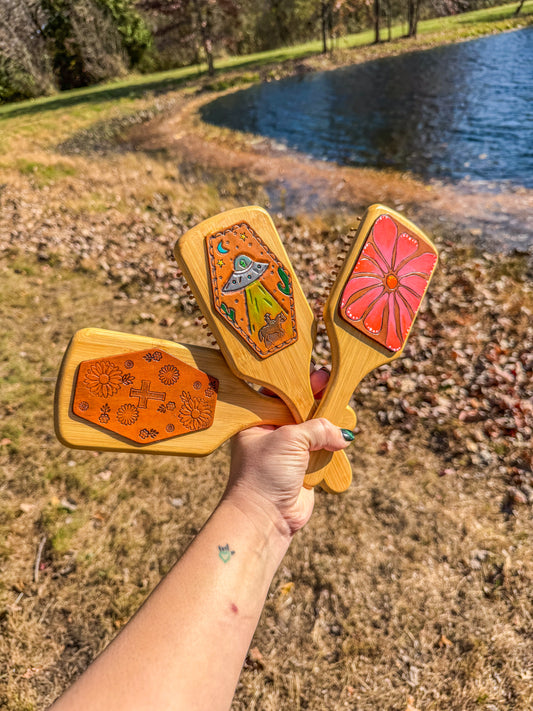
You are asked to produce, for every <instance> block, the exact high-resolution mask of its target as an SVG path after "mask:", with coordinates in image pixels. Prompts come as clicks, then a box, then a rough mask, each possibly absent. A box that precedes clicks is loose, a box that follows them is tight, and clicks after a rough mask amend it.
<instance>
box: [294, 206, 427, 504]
mask: <svg viewBox="0 0 533 711" xmlns="http://www.w3.org/2000/svg"><path fill="white" fill-rule="evenodd" d="M436 263H437V251H436V249H435V247H434V245H433V244H432V242H431V240H430V239H429V238H428V237H427V236H426V235H425V234H424V233H423V232H421V231H420V230H419V229H418V228H417V227H416V226H415V225H414V224H413V223H412V222H410V221H409V220H407V219H406V218H404V217H403V216H402V215H400V214H399V213H397V212H395V211H394V210H390V209H388V208H386V207H384V206H383V205H372V206H371V207H369V208H368V210H367V212H366V213H365V216H364V217H363V220H362V221H361V224H360V226H359V229H358V232H357V234H356V236H355V239H354V242H353V243H352V246H351V247H350V250H349V252H348V254H347V256H346V259H345V262H344V266H343V267H342V269H341V271H340V273H339V275H338V276H337V279H336V281H335V283H334V285H333V288H332V291H331V293H330V296H329V298H328V301H327V302H326V305H325V308H324V320H325V322H326V328H327V332H328V336H329V341H330V344H331V360H332V369H331V377H330V379H329V383H328V386H327V389H326V391H325V393H324V396H323V398H322V400H321V402H320V404H319V406H318V408H317V410H316V412H315V415H314V416H315V417H325V418H327V419H328V420H330V421H331V422H333V423H334V424H339V423H340V422H341V419H342V417H343V413H344V410H345V408H346V405H347V404H348V403H349V401H350V398H351V396H352V394H353V391H354V390H355V388H356V387H357V385H358V384H359V383H360V381H361V380H362V378H364V376H365V375H366V374H367V373H369V372H370V371H371V370H374V368H377V367H378V366H380V365H384V364H385V363H389V362H390V361H392V360H394V359H395V358H398V356H400V355H401V353H402V351H403V348H404V346H405V343H406V340H407V337H408V335H409V332H410V330H411V326H412V324H413V321H414V319H415V318H416V314H417V312H418V309H419V307H420V303H421V301H422V299H423V297H424V294H425V293H426V290H427V287H428V284H429V281H430V279H431V276H432V274H433V271H434V269H435V265H436ZM329 460H330V455H329V453H328V452H323V451H321V452H314V453H312V454H311V460H310V464H309V468H308V473H307V475H306V478H305V485H306V486H316V485H317V484H321V486H323V488H325V489H326V490H328V491H333V492H341V491H344V490H345V489H346V488H347V487H348V486H349V485H350V481H351V476H350V477H344V476H343V475H341V476H337V475H336V472H335V471H333V470H332V469H330V468H329V467H328V464H329Z"/></svg>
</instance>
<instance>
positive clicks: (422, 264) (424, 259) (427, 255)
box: [398, 252, 437, 276]
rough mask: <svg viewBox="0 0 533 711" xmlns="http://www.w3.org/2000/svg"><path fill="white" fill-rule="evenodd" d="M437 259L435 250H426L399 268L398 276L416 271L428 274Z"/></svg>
mask: <svg viewBox="0 0 533 711" xmlns="http://www.w3.org/2000/svg"><path fill="white" fill-rule="evenodd" d="M436 261H437V256H436V255H435V254H433V252H424V254H420V255H419V256H418V257H415V258H414V259H410V260H409V261H408V262H407V264H404V266H403V267H402V268H401V269H399V270H398V276H403V275H404V274H414V273H416V272H418V273H420V272H421V273H422V274H427V275H428V276H429V275H430V274H431V272H432V271H433V267H434V266H435V263H436Z"/></svg>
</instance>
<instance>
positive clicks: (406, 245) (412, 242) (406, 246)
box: [394, 232, 418, 269]
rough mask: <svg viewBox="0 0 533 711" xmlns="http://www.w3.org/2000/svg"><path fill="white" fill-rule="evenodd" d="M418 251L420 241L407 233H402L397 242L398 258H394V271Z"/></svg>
mask: <svg viewBox="0 0 533 711" xmlns="http://www.w3.org/2000/svg"><path fill="white" fill-rule="evenodd" d="M417 249H418V240H417V239H415V238H414V237H411V235H408V234H407V232H402V234H401V235H400V236H399V237H398V240H397V242H396V257H395V258H394V269H398V267H399V266H400V264H401V263H402V262H403V260H404V259H407V257H410V256H411V254H414V253H415V252H416V250H417Z"/></svg>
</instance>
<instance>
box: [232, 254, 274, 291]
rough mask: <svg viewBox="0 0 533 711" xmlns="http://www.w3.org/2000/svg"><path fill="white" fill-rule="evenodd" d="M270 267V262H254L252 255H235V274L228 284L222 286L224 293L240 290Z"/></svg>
mask: <svg viewBox="0 0 533 711" xmlns="http://www.w3.org/2000/svg"><path fill="white" fill-rule="evenodd" d="M267 269H268V262H254V261H253V259H252V258H251V257H248V256H247V255H246V254H241V255H240V257H235V262H234V269H233V274H232V275H231V276H230V278H229V280H228V282H227V284H225V285H224V286H223V287H222V293H223V294H231V292H233V291H240V290H241V289H244V288H245V287H247V286H249V285H250V284H253V283H254V281H257V279H259V277H260V276H262V275H263V274H264V273H265V271H266V270H267Z"/></svg>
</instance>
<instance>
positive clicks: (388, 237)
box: [372, 215, 398, 268]
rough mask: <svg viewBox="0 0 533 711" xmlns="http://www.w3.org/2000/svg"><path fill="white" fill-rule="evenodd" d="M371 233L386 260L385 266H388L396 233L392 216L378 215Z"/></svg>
mask: <svg viewBox="0 0 533 711" xmlns="http://www.w3.org/2000/svg"><path fill="white" fill-rule="evenodd" d="M372 234H373V235H374V243H375V245H376V247H377V248H378V250H379V252H380V253H381V254H382V255H383V258H384V259H385V261H386V262H387V266H388V267H389V268H390V267H391V265H392V255H393V252H394V245H395V243H396V235H397V234H398V229H397V227H396V223H395V222H394V220H393V219H392V217H389V216H388V215H380V216H379V217H378V219H377V220H376V221H375V222H374V227H373V228H372Z"/></svg>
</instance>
